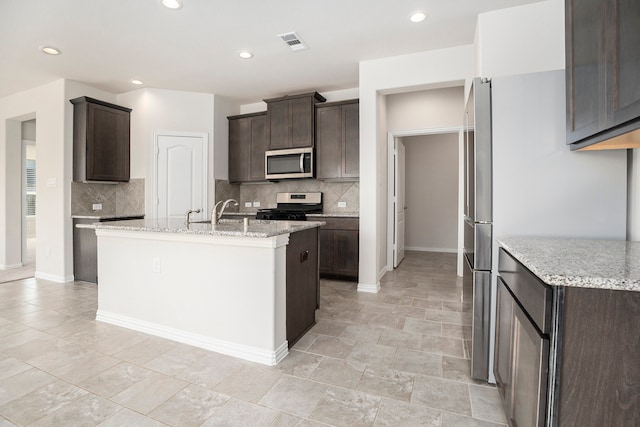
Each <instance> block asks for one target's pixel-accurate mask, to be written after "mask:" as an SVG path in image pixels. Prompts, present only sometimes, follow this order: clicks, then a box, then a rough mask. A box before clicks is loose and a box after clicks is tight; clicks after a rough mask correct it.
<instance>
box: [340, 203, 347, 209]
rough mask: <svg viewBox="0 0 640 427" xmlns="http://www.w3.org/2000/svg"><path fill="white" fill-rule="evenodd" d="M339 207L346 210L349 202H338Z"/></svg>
mask: <svg viewBox="0 0 640 427" xmlns="http://www.w3.org/2000/svg"><path fill="white" fill-rule="evenodd" d="M338 207H339V208H346V207H347V202H338Z"/></svg>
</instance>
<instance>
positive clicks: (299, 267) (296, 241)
mask: <svg viewBox="0 0 640 427" xmlns="http://www.w3.org/2000/svg"><path fill="white" fill-rule="evenodd" d="M319 281H320V279H319V277H318V228H311V229H308V230H303V231H298V232H296V233H292V234H291V235H290V236H289V245H288V246H287V321H286V324H287V341H288V342H289V347H291V346H293V345H294V344H295V343H296V341H298V340H299V339H300V338H301V337H302V336H303V335H304V334H305V332H307V331H308V330H309V329H311V327H312V326H313V325H315V323H316V309H317V308H318V306H319V302H320V294H319V292H320V288H319Z"/></svg>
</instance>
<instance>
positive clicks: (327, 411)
mask: <svg viewBox="0 0 640 427" xmlns="http://www.w3.org/2000/svg"><path fill="white" fill-rule="evenodd" d="M380 399H381V398H380V397H379V396H372V395H370V394H367V393H361V392H357V391H353V390H344V389H339V388H333V389H329V390H327V391H326V393H325V394H324V395H323V397H322V399H321V400H320V402H318V406H316V408H315V410H314V411H313V413H312V414H311V416H310V418H311V419H313V420H317V421H320V422H323V423H327V424H329V425H337V426H352V425H358V426H372V425H373V421H374V419H375V417H376V414H377V412H378V406H379V405H380Z"/></svg>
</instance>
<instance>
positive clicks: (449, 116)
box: [387, 86, 464, 132]
mask: <svg viewBox="0 0 640 427" xmlns="http://www.w3.org/2000/svg"><path fill="white" fill-rule="evenodd" d="M462 94H463V88H462V86H454V87H450V88H443V89H431V90H422V91H416V92H408V93H399V94H395V95H389V96H387V128H388V131H389V132H392V131H398V130H410V129H427V128H437V127H456V126H462V118H463V114H464V102H463V98H462Z"/></svg>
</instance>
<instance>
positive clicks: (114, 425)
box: [0, 408, 166, 427]
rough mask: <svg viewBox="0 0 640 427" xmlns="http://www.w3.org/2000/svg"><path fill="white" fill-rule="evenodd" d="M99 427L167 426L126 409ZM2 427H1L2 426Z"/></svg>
mask: <svg viewBox="0 0 640 427" xmlns="http://www.w3.org/2000/svg"><path fill="white" fill-rule="evenodd" d="M98 426H99V427H124V426H135V427H164V426H166V424H164V423H161V422H159V421H156V420H154V419H152V418H149V417H146V416H144V415H142V414H139V413H137V412H134V411H132V410H130V409H127V408H124V409H122V410H121V411H120V412H118V413H117V414H115V415H112V416H111V417H109V418H107V419H106V420H105V421H103V422H101V423H100V424H98ZM0 427H1V426H0Z"/></svg>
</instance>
